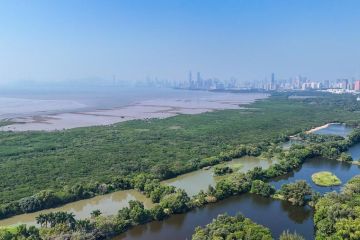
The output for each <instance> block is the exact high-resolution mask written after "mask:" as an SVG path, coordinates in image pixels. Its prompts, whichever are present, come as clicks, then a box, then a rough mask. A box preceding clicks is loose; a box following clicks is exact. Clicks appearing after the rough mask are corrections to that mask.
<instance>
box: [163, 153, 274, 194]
mask: <svg viewBox="0 0 360 240" xmlns="http://www.w3.org/2000/svg"><path fill="white" fill-rule="evenodd" d="M275 162H276V161H275V160H265V159H259V158H256V157H242V158H237V159H234V160H231V161H229V162H226V163H223V164H224V165H227V166H229V167H236V168H240V169H239V172H244V173H245V172H247V171H249V170H250V169H253V168H254V167H262V168H263V169H266V168H268V167H269V166H270V165H271V164H274V163H275ZM219 178H220V177H216V176H214V167H212V168H210V169H208V170H205V169H201V170H197V171H194V172H190V173H187V174H183V175H180V176H178V177H176V178H171V179H169V180H166V181H163V183H165V184H168V185H171V186H175V187H177V188H182V189H184V190H185V191H186V193H187V194H188V195H189V196H193V195H195V194H197V193H199V192H200V190H207V189H208V187H209V185H211V186H215V184H216V180H217V179H219Z"/></svg>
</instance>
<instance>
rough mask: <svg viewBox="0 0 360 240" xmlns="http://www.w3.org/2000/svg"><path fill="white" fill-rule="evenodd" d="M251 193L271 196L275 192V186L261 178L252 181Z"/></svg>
mask: <svg viewBox="0 0 360 240" xmlns="http://www.w3.org/2000/svg"><path fill="white" fill-rule="evenodd" d="M250 192H251V193H254V194H258V195H261V196H263V197H269V196H271V195H272V194H274V193H275V188H274V187H273V186H271V185H270V184H268V183H266V182H263V181H261V180H254V181H253V182H252V183H251V190H250Z"/></svg>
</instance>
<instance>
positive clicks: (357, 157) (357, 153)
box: [347, 143, 360, 161]
mask: <svg viewBox="0 0 360 240" xmlns="http://www.w3.org/2000/svg"><path fill="white" fill-rule="evenodd" d="M347 153H348V154H350V156H351V157H352V158H353V160H354V161H360V143H358V144H355V145H354V146H352V147H350V148H349V150H348V151H347Z"/></svg>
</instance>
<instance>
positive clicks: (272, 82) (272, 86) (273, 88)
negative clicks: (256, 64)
mask: <svg viewBox="0 0 360 240" xmlns="http://www.w3.org/2000/svg"><path fill="white" fill-rule="evenodd" d="M270 89H271V90H276V85H275V73H272V74H271V83H270Z"/></svg>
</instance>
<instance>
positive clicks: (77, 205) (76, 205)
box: [0, 190, 153, 226]
mask: <svg viewBox="0 0 360 240" xmlns="http://www.w3.org/2000/svg"><path fill="white" fill-rule="evenodd" d="M130 200H139V201H141V202H143V203H144V205H145V207H146V208H150V207H152V206H153V203H152V202H151V200H150V199H148V198H146V197H145V196H144V195H143V194H141V193H140V192H138V191H136V190H124V191H118V192H114V193H110V194H105V195H100V196H96V197H94V198H90V199H85V200H80V201H76V202H72V203H68V204H65V205H63V206H61V207H57V208H51V209H46V210H42V211H38V212H34V213H29V214H21V215H17V216H14V217H11V218H7V219H3V220H0V226H12V225H19V224H28V225H36V220H35V218H36V216H38V215H39V214H40V213H49V212H57V211H66V212H72V213H74V214H75V216H76V218H77V219H83V218H88V217H90V213H91V212H92V211H94V210H97V209H99V210H100V211H101V212H102V213H103V214H104V215H112V214H116V213H117V211H118V210H119V209H121V208H123V207H126V206H128V202H129V201H130Z"/></svg>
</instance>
